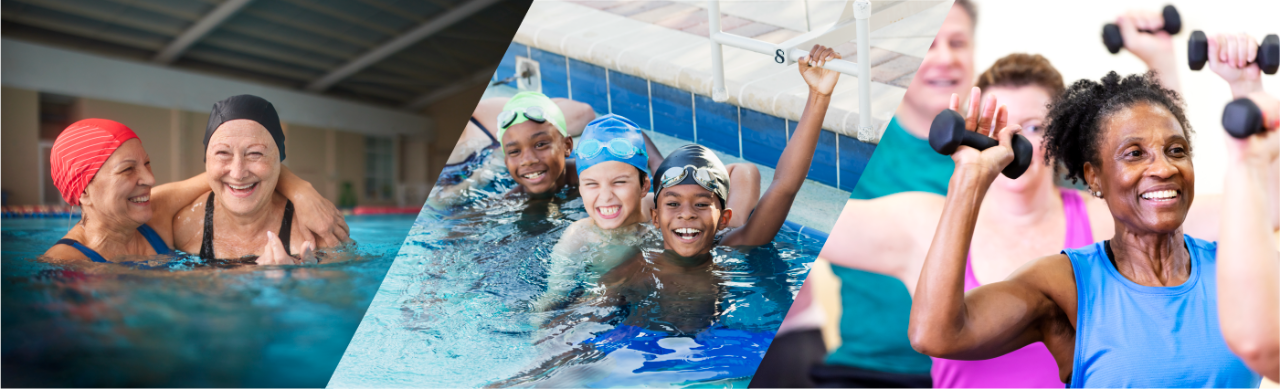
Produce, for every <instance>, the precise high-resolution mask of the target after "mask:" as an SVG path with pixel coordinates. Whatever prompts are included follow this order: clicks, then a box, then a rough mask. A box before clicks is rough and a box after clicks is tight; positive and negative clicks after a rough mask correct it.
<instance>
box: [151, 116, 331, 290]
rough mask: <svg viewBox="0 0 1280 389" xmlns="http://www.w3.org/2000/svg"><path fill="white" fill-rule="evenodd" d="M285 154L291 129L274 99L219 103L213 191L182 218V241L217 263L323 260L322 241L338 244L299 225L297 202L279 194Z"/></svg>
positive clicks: (209, 163) (212, 141)
mask: <svg viewBox="0 0 1280 389" xmlns="http://www.w3.org/2000/svg"><path fill="white" fill-rule="evenodd" d="M284 157H285V150H284V131H283V130H282V129H281V126H280V118H279V116H277V115H276V111H275V107H273V106H272V105H271V103H270V102H268V101H266V100H264V99H262V98H261V97H257V96H252V95H239V96H232V97H229V98H227V99H225V100H222V101H219V102H218V103H217V104H215V105H214V107H213V113H212V114H211V115H210V116H209V125H208V126H207V128H206V132H205V175H206V179H207V181H208V185H209V189H210V191H209V192H208V195H207V196H202V198H197V199H196V200H195V201H193V202H192V203H191V204H190V205H189V206H187V207H185V208H184V209H183V211H182V212H181V213H179V214H178V215H177V216H176V217H175V219H174V221H175V226H174V242H175V245H176V246H177V247H178V248H179V249H181V250H183V251H186V252H193V253H196V252H198V253H200V257H201V258H203V259H205V260H210V261H211V260H215V259H229V258H239V259H243V260H252V261H253V262H256V263H258V264H264V265H265V264H295V263H300V262H317V260H316V258H315V256H314V250H315V249H316V248H317V245H320V246H321V248H325V247H333V246H336V245H337V244H338V243H339V242H336V241H332V240H326V241H322V242H316V241H315V239H314V238H312V237H311V235H310V234H309V233H308V232H307V230H306V229H305V228H304V227H303V226H302V224H301V223H298V222H297V215H295V213H294V204H293V201H292V200H290V199H287V198H285V196H283V195H281V194H279V193H277V192H276V187H277V184H279V183H280V180H281V177H282V176H281V175H282V171H283V170H282V166H281V162H283V161H284ZM215 225H216V226H219V232H220V233H218V234H214V226H215ZM277 226H278V227H277ZM277 228H278V229H277ZM277 231H278V232H277ZM294 237H298V238H300V239H293V238H294ZM295 254H296V255H298V257H297V258H295V257H294V256H293V255H295Z"/></svg>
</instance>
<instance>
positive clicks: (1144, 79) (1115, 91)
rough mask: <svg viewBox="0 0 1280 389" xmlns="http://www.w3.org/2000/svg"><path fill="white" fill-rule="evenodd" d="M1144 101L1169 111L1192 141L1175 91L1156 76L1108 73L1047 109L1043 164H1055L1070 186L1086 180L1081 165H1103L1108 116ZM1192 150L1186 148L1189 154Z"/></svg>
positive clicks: (1077, 84)
mask: <svg viewBox="0 0 1280 389" xmlns="http://www.w3.org/2000/svg"><path fill="white" fill-rule="evenodd" d="M1140 102H1145V103H1150V104H1155V105H1159V106H1162V107H1164V108H1165V109H1168V110H1169V112H1170V113H1172V114H1173V117H1174V118H1175V119H1177V120H1178V124H1180V125H1182V131H1183V135H1184V136H1186V137H1187V138H1188V139H1190V138H1191V134H1192V130H1191V123H1188V122H1187V116H1186V114H1185V112H1183V110H1182V97H1180V96H1178V92H1174V91H1173V90H1169V89H1165V88H1164V87H1163V86H1160V82H1159V81H1158V80H1157V79H1156V73H1155V72H1147V73H1145V74H1131V75H1128V76H1125V77H1120V75H1119V74H1116V72H1114V71H1113V72H1110V73H1107V75H1106V76H1104V77H1102V79H1101V80H1099V81H1096V82H1095V81H1093V80H1087V79H1086V80H1080V81H1076V82H1075V83H1074V84H1071V87H1070V88H1068V89H1067V91H1066V93H1063V94H1062V96H1061V97H1060V98H1059V99H1058V100H1057V101H1056V102H1054V103H1053V104H1051V105H1050V107H1049V118H1048V119H1049V120H1048V124H1047V125H1045V131H1044V143H1043V144H1044V151H1045V161H1046V162H1045V163H1046V164H1047V163H1048V161H1050V160H1055V161H1059V162H1060V163H1061V164H1062V165H1063V167H1065V168H1066V172H1067V176H1066V178H1068V179H1070V180H1071V182H1073V183H1074V182H1077V181H1079V182H1084V164H1085V163H1086V162H1089V163H1093V164H1094V165H1100V164H1101V162H1102V161H1101V158H1100V157H1099V155H1098V146H1099V143H1100V140H1101V139H1100V138H1101V133H1102V128H1101V126H1102V122H1103V121H1104V120H1106V119H1107V118H1108V117H1110V116H1111V115H1113V114H1115V113H1116V112H1119V111H1120V110H1122V109H1126V108H1129V107H1132V106H1134V105H1135V104H1137V103H1140ZM1188 151H1190V150H1188Z"/></svg>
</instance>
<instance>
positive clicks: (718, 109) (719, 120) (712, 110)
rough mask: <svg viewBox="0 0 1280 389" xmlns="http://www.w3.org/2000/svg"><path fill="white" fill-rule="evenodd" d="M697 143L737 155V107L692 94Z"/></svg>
mask: <svg viewBox="0 0 1280 389" xmlns="http://www.w3.org/2000/svg"><path fill="white" fill-rule="evenodd" d="M694 106H695V107H696V108H697V115H695V119H696V125H697V133H698V142H697V143H698V144H700V145H705V146H707V147H710V148H713V149H716V150H720V151H724V152H725V153H727V154H731V155H734V156H739V157H740V156H741V155H738V107H736V106H733V105H729V104H725V103H717V102H715V101H713V100H711V98H710V97H706V96H703V95H694Z"/></svg>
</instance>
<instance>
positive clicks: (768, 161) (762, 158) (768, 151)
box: [742, 108, 787, 168]
mask: <svg viewBox="0 0 1280 389" xmlns="http://www.w3.org/2000/svg"><path fill="white" fill-rule="evenodd" d="M786 131H787V125H786V121H785V120H783V119H782V118H779V117H777V116H772V115H768V114H764V113H761V112H759V111H755V110H750V109H746V108H743V109H742V158H743V159H746V160H748V161H751V162H755V163H758V164H761V165H765V166H768V167H770V168H776V167H777V166H778V157H781V156H782V149H783V148H784V147H786V145H787V132H786Z"/></svg>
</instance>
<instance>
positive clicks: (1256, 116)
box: [1222, 97, 1264, 139]
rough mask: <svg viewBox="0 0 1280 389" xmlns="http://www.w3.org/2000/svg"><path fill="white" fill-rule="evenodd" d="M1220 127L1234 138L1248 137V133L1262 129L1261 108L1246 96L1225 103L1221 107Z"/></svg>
mask: <svg viewBox="0 0 1280 389" xmlns="http://www.w3.org/2000/svg"><path fill="white" fill-rule="evenodd" d="M1222 128H1224V129H1226V130H1227V133H1228V134H1231V136H1232V137H1235V138H1236V139H1244V138H1248V137H1249V136H1250V135H1253V134H1258V133H1261V132H1263V131H1264V129H1263V128H1262V109H1259V108H1258V105H1257V104H1254V103H1253V100H1250V99H1249V98H1247V97H1242V98H1239V99H1236V100H1235V101H1232V102H1230V103H1227V106H1226V107H1225V108H1223V109H1222Z"/></svg>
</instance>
